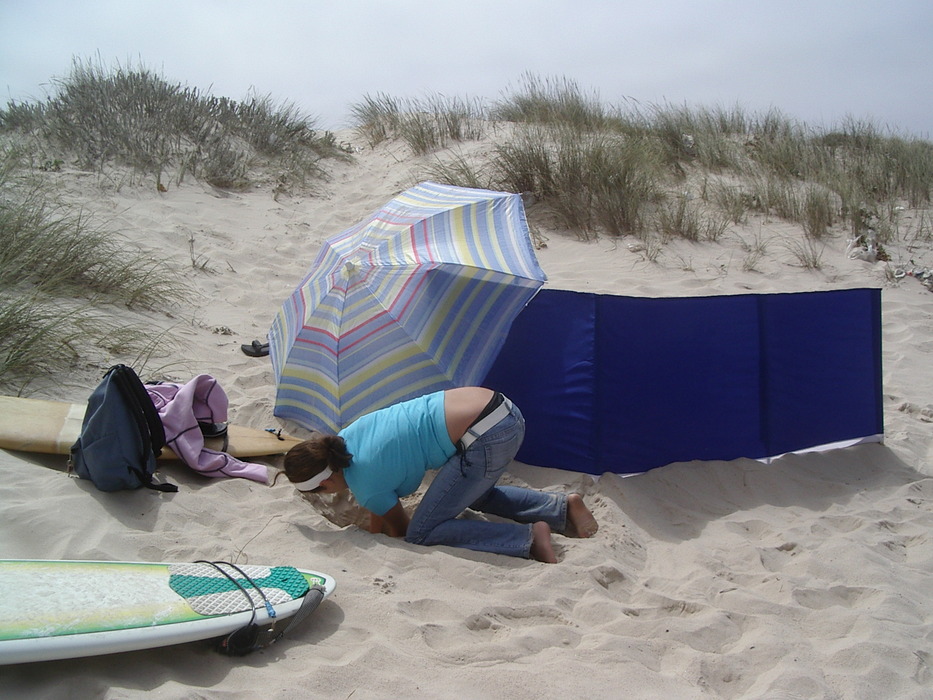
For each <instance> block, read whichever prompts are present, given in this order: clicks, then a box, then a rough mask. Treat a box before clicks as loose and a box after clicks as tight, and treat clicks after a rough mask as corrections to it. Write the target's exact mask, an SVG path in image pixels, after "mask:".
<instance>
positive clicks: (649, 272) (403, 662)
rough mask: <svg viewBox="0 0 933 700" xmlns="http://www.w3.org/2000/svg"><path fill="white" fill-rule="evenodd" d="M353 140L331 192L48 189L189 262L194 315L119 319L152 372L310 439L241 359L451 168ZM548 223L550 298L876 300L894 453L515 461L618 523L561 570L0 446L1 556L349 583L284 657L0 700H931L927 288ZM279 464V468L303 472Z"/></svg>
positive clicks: (197, 656)
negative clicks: (645, 469) (217, 388)
mask: <svg viewBox="0 0 933 700" xmlns="http://www.w3.org/2000/svg"><path fill="white" fill-rule="evenodd" d="M340 139H341V140H344V141H346V142H348V143H351V144H353V145H354V146H356V147H357V150H358V152H357V154H356V160H355V162H354V163H348V164H338V165H335V166H333V167H332V179H331V180H330V181H329V182H327V183H324V184H322V185H321V186H320V188H319V191H318V192H316V193H314V194H294V193H293V194H291V195H288V194H286V195H282V196H279V197H278V198H273V196H272V195H271V193H270V192H269V191H268V190H267V189H266V190H263V189H259V190H256V191H252V192H246V193H225V192H219V191H217V190H214V189H212V188H211V187H209V186H207V185H203V184H198V183H193V182H185V183H183V184H181V185H174V184H172V185H171V186H170V187H169V190H168V192H165V193H159V192H157V191H155V188H154V187H152V186H151V183H149V184H147V185H144V186H134V185H132V184H124V185H123V186H121V187H116V186H113V185H112V184H109V185H108V184H106V183H104V186H103V187H102V186H101V181H100V180H99V178H98V177H97V176H94V175H84V174H81V173H76V172H69V171H65V172H62V173H50V174H49V177H50V178H57V180H58V184H59V186H60V188H61V190H62V191H63V193H64V196H65V197H66V198H67V199H68V200H70V201H72V202H75V203H78V204H81V205H82V206H83V207H85V208H86V209H87V210H88V211H89V212H90V213H91V214H93V215H94V216H95V217H100V219H101V220H103V221H106V222H107V223H108V225H109V226H111V228H113V229H114V230H116V231H120V232H122V233H124V234H125V235H127V236H128V237H130V238H132V239H133V240H136V241H138V242H139V244H140V245H142V246H144V247H145V248H147V249H148V250H151V251H153V252H156V253H157V254H158V255H160V256H161V257H164V258H165V259H166V260H167V261H169V262H171V263H172V264H174V265H176V266H177V267H179V268H180V269H183V270H186V273H185V274H186V276H187V278H188V279H189V282H190V285H191V288H192V292H191V295H190V299H189V300H188V301H187V302H186V303H185V304H182V305H180V306H178V307H174V308H170V309H167V310H166V312H165V313H141V312H137V311H131V310H128V309H115V310H114V313H116V314H120V315H122V316H123V317H124V320H125V322H126V323H127V324H130V323H136V322H140V321H144V322H146V323H150V324H153V325H155V326H156V327H163V328H170V329H171V330H172V333H173V334H174V335H175V336H176V338H177V339H178V341H177V343H176V344H175V345H169V346H166V347H165V348H164V349H163V350H161V351H160V352H158V353H157V354H156V356H154V357H152V358H150V359H149V361H148V362H147V363H146V366H145V368H144V371H143V375H144V378H147V379H148V378H153V377H156V376H157V377H159V378H164V379H174V380H176V381H186V380H187V379H189V378H191V377H192V376H194V375H195V374H198V373H201V372H206V373H209V374H213V375H214V376H216V377H217V378H218V379H219V380H220V381H221V384H222V385H223V387H224V388H225V389H226V391H227V393H228V395H229V397H230V404H231V419H232V420H233V421H235V422H237V423H241V424H244V425H250V426H254V427H259V428H266V427H285V428H286V430H288V431H290V432H292V433H294V434H297V435H301V434H302V431H301V429H299V428H296V427H295V426H293V425H289V424H285V423H283V422H282V421H280V420H278V419H276V418H275V417H273V415H272V402H273V377H272V372H271V366H270V363H269V360H268V358H258V359H257V358H250V357H247V356H246V355H244V354H243V353H242V352H241V351H240V344H241V343H248V342H250V341H251V340H253V339H257V338H263V337H264V336H265V333H266V331H267V330H268V328H269V325H270V322H271V319H272V317H273V316H274V314H275V313H276V311H277V309H278V307H279V305H280V304H281V302H282V301H283V300H284V298H285V297H286V296H287V294H289V293H290V292H291V290H292V289H293V288H294V286H295V284H296V283H297V282H298V280H299V279H300V278H301V276H302V275H303V273H304V272H305V271H306V269H307V267H308V266H309V265H310V263H311V261H312V260H313V258H314V256H315V253H316V251H317V248H318V245H319V244H320V242H321V241H322V240H323V239H324V238H325V237H327V236H329V235H332V234H335V233H338V232H339V231H340V230H342V229H343V228H346V227H347V226H349V225H351V224H353V223H354V222H356V221H357V220H359V219H360V218H362V217H363V216H365V215H366V214H368V213H369V212H370V211H371V210H373V209H375V208H376V207H378V206H379V205H381V204H382V203H384V202H385V201H387V200H388V199H390V198H391V197H392V196H393V195H394V194H396V193H397V192H399V191H400V190H402V189H404V188H405V187H407V186H410V185H412V184H414V183H415V182H417V181H418V180H420V179H424V178H423V177H421V176H419V168H421V167H422V166H424V165H425V164H426V163H428V162H430V160H431V159H430V158H425V159H418V158H413V157H411V156H410V155H409V154H408V153H407V151H406V149H405V147H404V146H402V145H401V144H386V145H382V146H380V147H379V148H378V149H376V150H372V149H370V148H368V147H365V146H363V144H361V143H356V142H355V140H354V136H353V134H352V133H349V132H347V133H344V134H341V135H340ZM537 228H538V230H539V232H540V233H541V234H542V236H543V237H544V238H545V239H546V247H542V248H540V249H539V250H538V257H539V260H540V262H541V265H542V267H543V268H544V270H545V272H546V273H547V274H548V276H549V282H548V285H549V287H551V288H556V289H560V288H563V289H576V290H580V291H588V292H602V293H615V294H625V295H636V296H691V295H709V294H734V293H747V292H761V293H767V292H785V291H803V290H824V289H840V288H851V287H861V286H873V287H882V288H883V314H884V318H883V332H884V340H883V342H884V347H883V353H884V354H883V361H884V370H883V379H884V411H885V416H884V418H885V434H886V438H885V442H884V444H870V445H862V446H858V447H853V448H847V449H844V450H837V451H833V452H827V453H816V454H806V455H789V456H786V457H784V458H781V459H779V460H777V461H775V462H774V463H772V464H763V463H760V462H757V461H752V460H741V459H740V460H735V461H730V462H691V463H682V464H674V465H670V466H666V467H663V468H660V469H656V470H653V471H651V472H649V473H647V474H644V475H639V476H635V477H631V478H621V477H619V476H617V475H612V474H607V475H604V476H602V477H600V478H599V479H598V480H597V479H593V478H591V477H589V476H587V475H582V474H579V473H576V472H573V471H563V470H556V469H542V468H536V467H533V466H529V465H522V464H516V465H514V469H513V470H512V473H511V474H510V476H509V479H510V480H511V481H512V482H513V483H520V484H528V485H531V486H533V487H536V488H543V489H547V490H554V491H567V492H569V491H579V492H581V493H583V494H584V495H585V497H586V500H587V502H588V503H589V505H590V506H591V507H592V509H593V512H594V513H595V515H596V517H597V518H598V520H599V523H600V528H601V529H600V531H599V533H598V534H597V535H596V536H595V537H594V538H592V539H589V540H571V539H565V538H563V537H560V536H556V537H555V540H554V541H555V544H556V548H557V551H558V554H559V557H560V559H561V561H560V562H559V563H558V564H554V565H546V564H540V563H537V562H533V561H526V560H522V559H514V558H508V557H502V556H495V555H491V554H483V553H475V552H469V551H465V550H456V549H452V548H446V547H436V548H422V547H417V546H413V545H409V544H406V543H404V542H399V541H395V540H392V539H389V538H387V537H384V536H374V535H370V534H367V533H365V532H364V531H362V530H360V529H359V528H358V527H357V526H356V525H355V524H354V522H358V512H357V511H356V510H355V509H354V508H353V507H352V505H351V504H349V503H347V502H346V501H345V500H338V501H335V502H332V503H321V502H317V503H310V502H308V501H306V500H304V499H302V498H301V497H299V495H298V494H297V493H296V492H295V491H294V490H293V489H292V488H290V487H289V486H288V485H287V484H284V483H282V482H281V481H280V482H279V483H278V484H277V485H275V486H264V485H262V484H259V483H256V482H251V481H246V480H234V479H231V480H209V479H205V478H202V477H200V476H198V475H197V474H195V473H194V472H192V471H190V470H188V469H186V468H184V467H182V466H179V465H175V466H168V467H166V468H165V469H164V470H163V471H164V473H165V475H166V476H167V477H168V478H169V479H170V480H172V481H174V482H176V483H178V484H179V485H180V491H179V493H177V494H174V495H171V494H169V495H160V494H156V493H152V492H148V491H145V490H141V491H134V492H121V493H118V494H105V493H100V492H97V491H96V490H95V489H94V488H93V487H92V486H91V485H90V484H89V483H88V482H82V481H79V480H75V479H72V478H69V477H67V476H66V475H64V474H63V473H62V471H60V469H61V468H62V466H63V465H62V460H61V459H58V458H52V457H42V456H38V455H29V454H25V453H14V452H9V451H2V450H0V503H2V518H0V557H4V558H16V557H22V558H49V559H57V558H63V559H106V560H151V561H159V560H178V561H188V560H194V559H200V558H209V559H228V560H236V561H238V562H241V563H251V564H292V565H295V566H301V567H305V568H311V569H317V570H320V571H325V572H328V573H330V574H332V575H333V576H335V577H336V578H337V581H338V589H337V592H336V593H335V594H334V595H333V596H332V597H331V598H330V599H329V600H328V601H326V602H325V603H324V604H323V605H322V606H321V607H320V608H319V609H318V610H317V611H316V612H315V614H314V615H313V616H312V617H311V618H310V619H309V620H307V621H306V623H305V624H304V625H302V627H301V628H300V629H299V630H297V631H296V632H295V633H294V634H293V635H292V636H291V638H290V639H286V640H284V641H282V642H280V643H279V644H277V645H275V646H273V647H271V648H269V649H267V650H265V651H262V652H257V653H254V654H253V655H251V656H248V657H245V658H242V659H231V658H227V657H223V656H220V655H217V654H216V653H214V652H213V651H212V650H211V649H210V648H209V646H208V645H207V644H206V643H193V644H187V645H181V646H175V647H166V648H161V649H154V650H149V651H139V652H132V653H126V654H120V655H114V656H109V657H94V658H87V659H76V660H67V661H58V662H48V663H35V664H24V665H19V666H14V667H5V668H3V670H2V671H0V676H2V686H3V689H4V690H3V694H4V696H6V697H11V698H12V697H30V698H74V697H82V698H89V697H108V698H136V697H143V696H145V697H147V698H243V699H247V698H249V699H252V698H259V697H262V698H351V697H352V698H353V699H354V700H366V699H369V698H395V697H425V698H457V699H460V698H516V699H524V698H528V699H531V698H535V699H538V698H564V697H586V698H619V697H626V698H664V699H665V700H670V699H671V698H865V699H866V700H876V699H877V698H894V697H897V698H921V697H930V694H931V692H933V690H931V688H933V672H931V668H930V665H931V663H933V639H931V637H933V625H931V616H933V612H931V611H933V586H930V583H929V581H930V572H931V570H933V546H931V535H930V533H931V529H933V479H931V478H930V476H931V474H933V322H931V321H933V293H931V292H930V291H929V290H927V289H926V288H924V287H923V286H922V285H921V284H920V282H918V281H917V280H916V279H913V278H911V277H905V278H902V279H896V278H894V276H893V275H892V274H891V271H892V266H891V265H888V264H885V263H883V262H867V261H864V260H858V259H850V258H849V257H848V256H847V255H846V241H845V235H844V234H843V233H841V232H837V234H836V235H834V237H833V238H831V239H830V240H829V241H827V244H826V247H825V250H824V251H823V254H822V260H823V268H822V269H821V270H807V269H804V268H802V267H800V266H799V265H798V264H797V263H796V261H795V260H794V257H793V255H792V253H791V241H794V240H800V236H801V233H800V231H799V230H798V229H796V228H795V227H793V226H790V225H788V224H786V223H784V222H781V221H780V220H777V219H768V218H764V217H758V218H752V219H750V220H749V222H748V223H747V224H745V225H743V226H733V227H731V228H730V229H729V231H728V232H727V233H726V235H725V236H724V237H723V238H722V239H721V240H720V241H719V242H718V243H705V244H689V243H686V242H679V243H677V242H673V243H670V244H668V245H667V246H666V247H665V248H664V249H663V250H662V251H661V253H660V255H658V256H657V258H656V259H654V260H649V258H650V257H654V256H653V255H650V254H649V253H650V251H646V250H645V249H644V248H643V247H642V246H641V245H640V244H638V243H637V241H635V240H634V239H630V238H623V239H611V238H601V239H599V240H597V241H594V242H582V241H580V240H577V239H576V238H575V237H574V236H573V235H571V234H569V233H568V232H566V231H561V230H559V229H556V228H553V227H548V226H547V225H546V224H542V223H540V222H539V223H538V224H537ZM914 243H915V246H914V248H912V249H911V250H910V251H908V250H907V249H906V247H905V248H904V249H901V250H894V251H893V252H894V253H895V254H896V255H900V256H901V259H902V260H904V261H905V262H906V261H907V260H908V258H909V257H913V258H914V259H915V260H917V261H918V262H920V261H921V260H926V264H927V265H929V264H930V261H931V260H933V255H931V243H930V241H929V240H927V241H925V242H923V241H920V242H917V241H915V242H914ZM918 246H919V247H918ZM923 246H925V247H923ZM760 248H763V249H764V250H763V252H761V251H759V252H755V251H756V249H760ZM759 253H760V254H759ZM896 261H897V259H895V262H896ZM132 360H133V358H132V357H120V356H113V357H88V358H87V359H86V360H85V361H84V363H83V364H81V365H80V366H79V367H77V368H76V369H75V371H74V372H73V373H71V374H69V375H68V376H62V377H54V378H51V380H50V381H48V382H44V383H43V382H40V383H38V384H37V385H35V386H34V387H33V390H34V393H33V394H32V395H33V396H37V397H39V398H53V399H60V400H69V401H81V400H84V399H86V398H87V395H88V394H89V393H90V391H91V389H92V388H93V387H94V386H95V385H96V383H97V381H98V380H99V378H100V375H101V373H102V370H103V369H104V368H106V367H107V366H108V365H109V364H112V363H113V362H114V361H132ZM826 410H828V411H831V410H832V406H831V405H828V406H827V407H826ZM267 463H268V465H269V467H270V471H272V470H274V469H275V468H277V467H279V466H280V465H281V458H273V459H271V460H268V461H267ZM413 502H415V501H412V503H413ZM409 505H410V504H409Z"/></svg>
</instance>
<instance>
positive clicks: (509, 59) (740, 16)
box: [0, 0, 933, 138]
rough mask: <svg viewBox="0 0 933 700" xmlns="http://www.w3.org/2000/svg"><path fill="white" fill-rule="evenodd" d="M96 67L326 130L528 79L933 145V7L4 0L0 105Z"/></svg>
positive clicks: (809, 2) (604, 96)
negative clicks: (76, 62)
mask: <svg viewBox="0 0 933 700" xmlns="http://www.w3.org/2000/svg"><path fill="white" fill-rule="evenodd" d="M98 56H99V57H100V59H101V60H102V61H103V62H104V64H105V65H108V66H113V65H121V66H139V65H143V66H145V67H147V68H150V69H153V70H155V71H157V72H158V73H160V74H161V75H162V76H163V77H164V78H165V79H166V80H168V81H169V82H171V83H183V84H185V85H189V86H192V87H198V88H201V89H209V90H210V92H211V93H213V94H214V95H217V96H226V97H231V98H234V99H243V98H244V97H246V96H247V95H248V94H249V93H250V90H251V89H252V90H254V91H255V92H257V93H259V94H261V95H271V96H272V97H273V98H274V99H275V100H276V101H281V102H286V101H288V102H293V103H295V104H296V105H297V106H298V107H300V108H301V109H302V110H303V111H304V112H305V113H307V114H309V115H311V116H314V117H316V118H317V120H318V124H319V125H320V126H322V127H326V128H340V127H344V126H348V125H349V119H350V106H351V105H352V104H354V103H356V102H359V101H360V100H361V98H363V97H364V96H365V95H376V94H378V93H386V94H389V95H392V96H394V97H416V98H420V97H427V96H431V95H435V94H442V95H448V96H457V97H476V98H486V99H489V100H495V99H497V98H500V97H501V96H502V95H503V94H504V93H506V92H508V91H509V90H510V89H513V88H515V87H517V86H519V85H520V84H521V78H522V75H523V74H524V73H531V74H534V75H536V76H538V77H541V78H569V79H572V80H574V81H575V82H576V83H577V84H578V85H579V86H580V87H581V88H582V89H584V90H585V91H586V92H588V93H595V94H596V95H598V97H599V98H600V100H601V101H602V102H603V103H604V104H607V105H612V104H622V103H623V102H625V101H626V100H636V101H637V102H639V103H642V104H655V103H664V102H669V103H674V104H688V105H691V106H717V105H721V106H724V107H732V106H734V105H740V106H741V107H743V108H745V109H746V110H747V111H749V112H761V111H765V110H768V109H769V108H771V107H776V108H778V109H780V110H781V111H782V112H784V113H785V114H787V115H789V116H792V117H796V118H798V119H800V120H802V121H804V122H807V123H808V124H810V125H812V126H821V127H826V126H832V125H834V124H838V123H839V122H840V121H841V120H843V119H844V118H846V117H847V116H852V117H855V118H857V119H864V120H871V121H873V122H875V123H876V124H878V125H879V126H881V127H888V128H890V129H892V130H895V131H897V132H899V133H903V134H912V135H917V136H921V137H924V138H931V134H933V1H931V0H887V1H884V0H878V1H877V2H876V1H872V0H801V1H797V0H735V1H726V0H709V1H704V0H670V1H665V0H640V1H638V2H632V1H630V0H616V1H612V0H568V1H566V2H559V1H557V0H461V1H460V2H451V1H448V0H384V1H378V0H327V1H325V0H304V1H301V0H248V1H247V0H146V1H145V2H143V1H137V0H0V104H4V105H5V104H6V102H7V101H8V100H10V99H14V100H18V101H29V100H31V99H42V98H44V97H45V96H47V95H48V94H50V90H51V89H52V85H51V79H52V78H55V77H62V76H66V75H67V74H68V72H69V70H70V67H71V63H72V60H73V59H74V58H81V59H87V58H96V57H98Z"/></svg>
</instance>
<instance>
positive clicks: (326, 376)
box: [269, 182, 546, 430]
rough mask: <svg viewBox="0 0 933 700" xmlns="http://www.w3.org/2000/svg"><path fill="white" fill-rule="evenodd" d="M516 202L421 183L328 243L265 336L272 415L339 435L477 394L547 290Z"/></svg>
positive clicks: (497, 195) (482, 192) (516, 198)
mask: <svg viewBox="0 0 933 700" xmlns="http://www.w3.org/2000/svg"><path fill="white" fill-rule="evenodd" d="M545 279H546V278H545V275H544V272H543V271H542V270H541V267H540V266H539V265H538V261H537V259H536V258H535V254H534V249H533V247H532V244H531V238H530V236H529V233H528V226H527V223H526V221H525V212H524V208H523V206H522V200H521V197H520V196H519V195H516V194H509V193H506V192H491V191H489V190H478V189H468V188H463V187H452V186H448V185H439V184H436V183H431V182H425V183H421V184H420V185H418V186H416V187H413V188H411V189H409V190H406V191H405V192H402V193H401V194H400V195H398V196H397V197H395V198H394V199H393V200H391V201H390V202H388V203H387V204H386V205H385V206H384V207H382V208H381V209H379V210H378V211H376V212H375V213H373V214H372V215H371V216H370V217H369V218H367V219H365V220H364V221H362V222H361V223H359V224H357V225H356V226H353V227H352V228H350V229H348V230H346V231H344V232H343V233H341V234H339V235H338V236H335V237H333V238H330V239H328V240H327V241H325V243H324V245H323V246H322V248H321V250H320V252H319V253H318V256H317V259H316V260H315V262H314V264H313V265H312V266H311V269H310V271H309V272H308V274H307V275H306V276H305V278H304V279H303V280H302V282H301V284H299V285H298V288H297V289H296V290H295V291H294V293H293V294H292V295H291V296H290V297H289V298H288V299H287V300H286V301H285V303H284V304H283V305H282V308H281V310H280V311H279V313H278V315H277V316H276V318H275V320H274V321H273V324H272V329H271V330H270V332H269V350H270V355H271V359H272V367H273V370H274V372H275V376H276V382H277V391H276V403H275V410H274V413H275V415H277V416H280V417H282V418H288V419H290V420H294V421H295V422H296V423H298V424H300V425H302V426H304V427H306V428H310V429H326V430H338V429H340V428H342V427H344V426H345V425H347V424H349V423H350V422H352V421H353V420H355V419H356V418H358V417H359V416H361V415H363V414H365V413H369V412H370V411H374V410H376V409H379V408H383V407H385V406H388V405H390V404H393V403H396V402H398V401H404V400H406V399H410V398H414V397H415V396H420V395H422V394H425V393H429V392H432V391H438V390H441V389H450V388H453V387H456V386H469V385H472V384H478V383H480V382H481V381H482V380H483V378H484V377H485V376H486V372H487V371H488V370H489V368H490V366H491V365H492V363H493V361H494V360H495V358H496V355H497V354H498V352H499V349H500V348H501V347H502V344H503V342H504V341H505V337H506V335H507V333H508V330H509V327H510V326H511V324H512V321H513V320H514V319H515V317H516V316H517V315H518V313H519V312H520V311H521V310H522V308H523V307H524V306H525V304H527V303H528V301H529V300H530V299H531V298H532V297H533V296H534V294H535V293H536V292H537V290H538V289H539V288H540V287H541V285H542V284H543V283H544V281H545Z"/></svg>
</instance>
